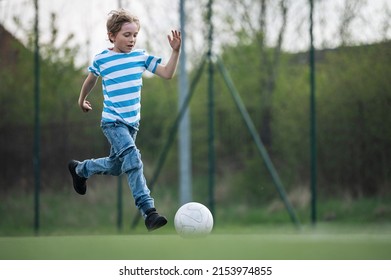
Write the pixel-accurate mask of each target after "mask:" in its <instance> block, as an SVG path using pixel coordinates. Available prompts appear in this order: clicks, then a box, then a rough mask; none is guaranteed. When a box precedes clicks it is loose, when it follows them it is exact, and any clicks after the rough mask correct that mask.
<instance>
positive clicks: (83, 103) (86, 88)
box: [78, 73, 98, 112]
mask: <svg viewBox="0 0 391 280" xmlns="http://www.w3.org/2000/svg"><path fill="white" fill-rule="evenodd" d="M97 81H98V77H96V76H95V75H94V74H92V73H89V74H88V76H87V78H86V79H85V81H84V83H83V86H82V87H81V91H80V96H79V101H78V103H79V106H80V108H81V109H82V110H83V112H88V111H90V110H92V106H91V103H90V102H89V101H88V100H86V98H87V96H88V94H89V93H90V92H91V90H92V89H93V88H94V86H95V85H96V82H97Z"/></svg>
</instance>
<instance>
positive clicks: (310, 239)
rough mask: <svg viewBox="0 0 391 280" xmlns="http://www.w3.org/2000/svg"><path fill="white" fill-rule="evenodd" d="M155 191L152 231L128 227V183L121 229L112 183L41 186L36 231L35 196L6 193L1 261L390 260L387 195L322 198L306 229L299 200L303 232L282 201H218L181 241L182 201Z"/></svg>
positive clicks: (0, 210) (1, 208)
mask: <svg viewBox="0 0 391 280" xmlns="http://www.w3.org/2000/svg"><path fill="white" fill-rule="evenodd" d="M99 182H102V178H99ZM91 183H92V185H93V183H94V181H92V180H91ZM103 183H105V182H103ZM110 186H111V187H110ZM113 186H114V188H113ZM156 191H157V192H155V199H156V204H157V205H159V209H160V210H162V212H163V213H165V214H166V215H167V217H168V219H169V224H168V225H167V226H166V227H165V228H163V229H162V230H159V231H158V232H156V233H152V234H149V233H147V232H146V229H145V227H144V226H143V224H142V223H141V222H140V223H139V225H138V227H137V228H136V229H130V228H129V227H130V222H131V221H132V220H133V218H134V216H135V214H136V210H135V207H134V205H133V202H132V200H131V199H130V194H129V191H128V190H126V189H125V187H124V195H123V209H124V212H123V219H122V222H123V229H122V230H121V231H118V229H117V204H116V202H117V197H116V195H117V193H116V188H115V182H108V183H107V185H105V186H103V185H96V187H95V188H91V189H89V193H88V195H87V196H83V197H81V196H78V195H76V194H75V193H74V192H73V191H72V190H69V189H65V190H63V191H55V192H54V191H48V190H46V191H44V192H43V193H42V195H41V206H40V224H41V227H40V231H39V236H34V231H33V221H34V211H33V209H34V204H33V201H34V200H33V195H32V194H31V193H11V194H8V195H3V196H1V203H0V260H7V259H15V260H30V259H43V260H46V259H56V260H74V259H88V260H89V259H92V260H117V259H145V260H148V259H167V260H174V259H200V260H203V259H223V260H229V259H233V260H234V259H243V260H245V259H276V260H279V259H294V260H303V259H319V260H325V259H333V260H334V259H337V260H341V259H342V260H343V259H354V260H356V259H364V260H367V259H369V260H380V259H387V260H391V206H390V205H391V204H390V199H389V198H387V197H381V198H372V199H367V198H363V199H361V200H351V199H349V200H330V201H320V202H319V205H318V217H319V222H318V224H317V226H316V227H311V226H308V225H309V224H310V221H309V216H310V215H309V213H310V211H309V207H308V205H306V204H305V203H301V204H295V209H296V211H297V214H298V216H299V218H300V220H301V222H302V224H303V226H302V227H301V228H300V229H297V228H295V227H294V226H293V225H292V223H291V222H290V219H289V215H288V214H287V212H286V210H285V208H284V207H283V205H282V203H281V201H280V200H278V199H276V200H275V201H271V202H270V203H268V204H265V205H262V207H257V208H250V207H249V206H247V205H245V204H240V203H237V204H230V205H221V204H218V205H217V207H216V210H217V211H216V213H215V219H216V224H215V228H214V230H213V232H212V234H210V235H209V236H208V237H206V238H203V239H183V238H181V237H179V236H178V235H177V234H176V233H175V230H174V227H173V217H174V214H175V209H176V207H177V206H176V205H177V203H176V200H177V198H175V197H173V196H171V195H167V194H165V193H164V192H161V193H160V189H157V190H156ZM299 196H300V197H303V195H302V194H300V195H299ZM292 201H293V202H294V203H295V200H294V199H292Z"/></svg>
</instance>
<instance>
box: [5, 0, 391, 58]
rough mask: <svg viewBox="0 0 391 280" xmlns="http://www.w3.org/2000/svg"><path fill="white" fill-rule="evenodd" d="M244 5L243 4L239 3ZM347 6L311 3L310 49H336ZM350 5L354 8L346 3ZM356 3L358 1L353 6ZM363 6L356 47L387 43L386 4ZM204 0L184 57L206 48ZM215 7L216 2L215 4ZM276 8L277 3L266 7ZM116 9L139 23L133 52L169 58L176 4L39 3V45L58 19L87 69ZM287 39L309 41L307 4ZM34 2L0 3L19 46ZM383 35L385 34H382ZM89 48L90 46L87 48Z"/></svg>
mask: <svg viewBox="0 0 391 280" xmlns="http://www.w3.org/2000/svg"><path fill="white" fill-rule="evenodd" d="M234 1H239V0H232V1H221V3H220V4H218V5H215V6H214V12H215V17H214V18H215V20H214V22H215V41H216V44H215V46H216V47H217V48H219V46H221V45H224V44H229V43H230V42H232V34H231V33H232V32H231V30H227V29H220V28H222V27H221V26H223V25H221V24H219V20H221V18H223V17H224V16H225V14H226V13H227V11H230V10H231V9H230V8H231V7H230V4H231V3H232V2H234ZM241 1H247V0H241ZM345 1H346V0H315V5H316V10H315V20H316V24H315V39H316V41H315V47H317V48H324V47H335V46H336V45H338V43H339V42H338V40H336V39H335V38H336V37H337V28H338V22H339V19H340V18H341V14H342V11H343V6H344V3H345ZM350 1H351V2H354V1H352V0H350ZM357 1H359V0H357ZM360 1H361V3H363V6H362V9H361V10H360V12H359V14H358V17H357V18H356V19H355V20H354V22H353V23H352V34H353V37H354V40H355V41H357V42H359V43H365V42H368V43H370V42H374V41H378V40H379V39H381V38H384V37H387V38H388V39H391V29H390V27H388V29H387V28H385V25H384V22H388V23H389V24H391V0H360ZM206 2H207V1H206V0H203V1H201V0H187V2H186V3H187V4H186V5H187V7H188V9H189V10H190V11H191V12H190V13H189V14H188V15H187V16H188V23H187V28H186V30H187V33H188V34H190V36H191V42H189V43H187V44H186V45H187V47H186V50H187V53H196V52H202V50H200V49H204V48H205V42H204V41H203V38H204V37H205V32H206V31H205V27H202V26H204V25H202V24H200V22H201V21H203V18H202V15H201V14H202V10H201V7H199V6H200V5H201V3H202V4H205V3H206ZM216 2H217V1H216ZM270 2H271V3H274V5H275V3H276V1H270ZM120 3H121V5H122V6H123V7H125V8H126V9H128V10H130V11H131V12H132V13H134V14H136V15H138V16H139V17H140V20H141V32H140V34H139V39H138V43H137V47H138V48H145V49H147V50H148V51H149V52H151V53H153V54H155V55H159V56H162V57H163V60H164V59H165V58H166V57H167V56H169V53H170V49H169V45H168V43H167V37H166V36H167V34H169V33H170V30H171V29H177V28H179V0H117V1H115V0H39V7H40V30H41V32H42V35H41V38H40V40H41V41H45V40H48V38H49V36H48V34H49V28H48V27H49V22H50V13H51V12H54V13H56V14H57V16H58V27H59V30H60V34H61V36H62V38H65V37H66V36H67V35H68V34H70V33H72V34H74V35H75V43H76V44H78V45H80V52H79V54H78V58H77V61H79V63H81V64H84V63H89V62H90V61H91V60H92V57H93V55H94V54H96V53H98V52H100V51H102V50H103V49H105V48H107V47H110V46H111V44H110V42H109V41H108V40H107V36H106V26H105V24H106V19H107V15H108V13H109V12H110V11H111V10H113V9H116V8H117V7H118V5H119V4H120ZM290 3H291V4H292V6H291V10H290V13H289V19H288V20H289V22H290V23H291V24H289V25H288V30H287V36H286V39H285V41H284V48H285V49H288V50H291V51H303V50H305V49H307V47H308V44H309V40H308V20H307V19H308V18H307V15H308V13H309V12H308V5H307V3H308V0H291V1H290ZM34 15H35V14H34V6H33V0H0V23H1V24H3V25H4V26H5V27H6V28H7V29H8V30H9V31H10V32H11V33H12V34H14V35H15V36H16V37H17V38H19V39H20V40H21V41H25V38H23V36H24V32H23V30H21V29H20V28H18V27H17V26H16V25H15V24H14V22H13V18H14V17H19V18H20V20H21V22H22V25H23V26H24V27H25V28H28V27H31V28H32V26H31V25H32V24H33V19H34ZM269 22H270V24H271V26H272V29H273V28H275V30H277V28H278V24H279V20H278V17H277V16H276V15H274V14H273V13H271V14H270V16H269ZM386 29H387V30H386ZM276 34H277V32H270V33H269V36H268V40H269V42H270V44H273V42H274V41H275V40H276ZM87 42H89V44H87Z"/></svg>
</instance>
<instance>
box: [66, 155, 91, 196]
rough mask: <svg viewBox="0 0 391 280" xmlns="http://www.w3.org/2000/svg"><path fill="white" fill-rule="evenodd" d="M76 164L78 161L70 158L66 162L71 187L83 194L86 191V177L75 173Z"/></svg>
mask: <svg viewBox="0 0 391 280" xmlns="http://www.w3.org/2000/svg"><path fill="white" fill-rule="evenodd" d="M77 164H78V161H76V160H71V161H70V162H69V163H68V169H69V172H70V173H71V175H72V179H73V187H74V189H75V191H76V192H77V193H78V194H81V195H83V194H85V193H86V192H87V184H86V181H87V179H86V178H83V177H80V176H79V175H77V173H76V166H77Z"/></svg>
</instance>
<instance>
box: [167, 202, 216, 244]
mask: <svg viewBox="0 0 391 280" xmlns="http://www.w3.org/2000/svg"><path fill="white" fill-rule="evenodd" d="M174 225H175V230H176V232H177V233H178V234H179V235H180V236H182V237H202V236H206V235H208V234H209V233H210V232H211V231H212V228H213V216H212V213H211V212H210V211H209V209H208V208H207V207H206V206H205V205H203V204H201V203H198V202H189V203H186V204H184V205H182V206H181V207H180V208H179V209H178V211H177V212H176V214H175V218H174Z"/></svg>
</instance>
